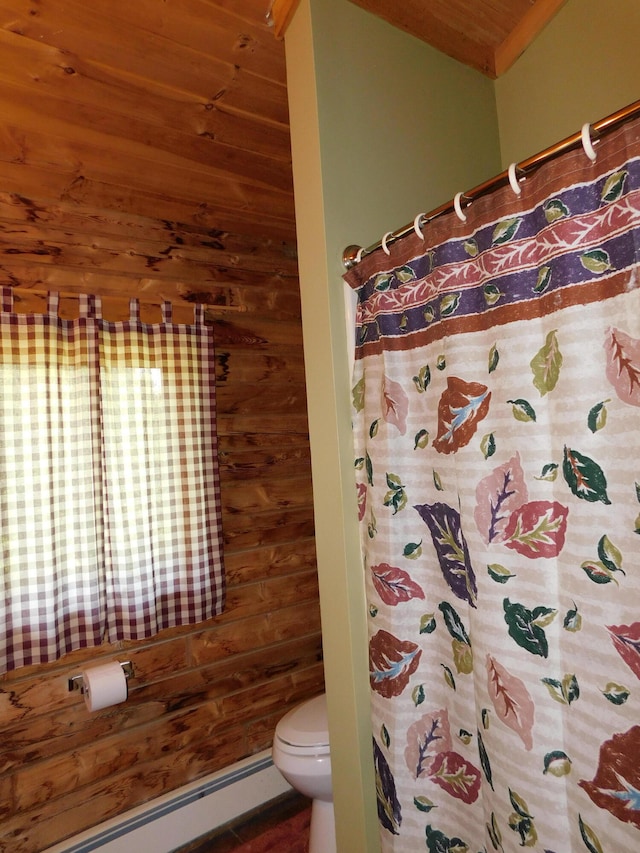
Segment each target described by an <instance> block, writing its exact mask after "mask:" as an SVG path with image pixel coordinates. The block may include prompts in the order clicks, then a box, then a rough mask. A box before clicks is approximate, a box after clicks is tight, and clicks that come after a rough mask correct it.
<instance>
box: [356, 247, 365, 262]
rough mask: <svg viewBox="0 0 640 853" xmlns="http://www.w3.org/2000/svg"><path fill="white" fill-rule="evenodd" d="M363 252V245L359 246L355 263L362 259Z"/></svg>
mask: <svg viewBox="0 0 640 853" xmlns="http://www.w3.org/2000/svg"><path fill="white" fill-rule="evenodd" d="M363 254H364V246H361V247H360V248H359V249H358V254H357V255H356V263H357V264H359V263H360V261H361V260H362V255H363Z"/></svg>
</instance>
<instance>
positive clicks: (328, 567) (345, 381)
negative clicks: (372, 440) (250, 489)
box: [286, 0, 499, 853]
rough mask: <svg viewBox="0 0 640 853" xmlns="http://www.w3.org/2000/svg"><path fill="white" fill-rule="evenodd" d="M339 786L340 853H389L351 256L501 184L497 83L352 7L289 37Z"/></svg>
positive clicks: (342, 1) (303, 7)
mask: <svg viewBox="0 0 640 853" xmlns="http://www.w3.org/2000/svg"><path fill="white" fill-rule="evenodd" d="M286 49H287V74H288V88H289V101H290V112H291V128H292V146H293V162H294V181H295V189H296V218H297V223H298V255H299V258H300V280H301V291H302V312H303V329H304V343H305V362H306V376H307V388H308V407H309V422H310V432H311V448H312V466H313V483H314V503H315V513H316V542H317V552H318V574H319V580H320V600H321V608H322V631H323V643H324V654H325V671H326V682H327V698H328V707H329V725H330V732H331V744H332V766H333V785H334V794H335V807H336V817H337V823H338V849H339V851H340V853H365V851H366V853H374V851H377V850H379V840H378V825H377V813H376V803H375V780H374V776H373V767H372V757H371V756H372V748H371V727H370V722H369V679H368V651H367V626H366V610H367V603H366V600H365V594H364V583H363V580H364V578H363V571H362V566H361V560H360V545H359V539H358V528H357V516H356V502H355V486H354V478H353V450H352V443H351V421H350V375H349V368H348V362H349V358H348V350H349V347H350V344H348V339H347V333H346V324H345V303H344V291H345V286H344V284H343V282H342V280H341V276H342V273H343V268H342V264H341V257H342V250H343V248H344V247H345V246H346V245H348V244H349V243H353V242H357V243H360V244H363V245H369V244H371V243H373V242H375V241H376V240H378V239H379V238H380V237H382V235H383V233H384V232H386V231H388V230H393V229H397V228H400V227H402V226H403V225H405V224H406V223H407V222H409V221H412V220H413V218H414V216H415V215H416V214H417V213H418V212H420V211H429V210H431V209H433V208H434V207H436V206H438V205H439V204H441V203H443V202H446V201H448V200H449V199H450V198H451V197H452V195H454V194H455V193H456V192H457V191H458V190H464V189H466V188H468V187H469V186H474V185H475V184H477V183H479V182H480V181H481V180H483V179H484V177H485V176H486V175H487V174H493V173H494V172H495V171H496V170H498V169H499V157H498V134H497V120H496V110H495V103H494V95H493V85H492V83H491V81H489V80H487V79H485V78H484V77H482V76H481V75H480V74H478V73H476V72H474V71H471V70H470V69H467V68H465V67H463V66H462V65H460V64H458V63H456V62H454V61H453V60H451V59H449V58H448V57H445V56H443V55H441V54H439V53H437V52H436V51H434V50H433V49H432V48H430V47H428V46H427V45H425V44H423V43H422V42H419V41H418V40H417V39H415V38H413V37H411V36H408V35H406V34H404V33H401V32H400V31H398V30H396V29H394V28H393V27H390V26H389V25H388V24H385V23H384V22H383V21H380V20H378V19H377V18H374V17H373V16H370V15H368V14H367V13H366V12H363V11H362V10H361V9H360V8H358V7H357V6H354V5H353V4H351V3H349V2H347V0H302V3H301V4H300V7H299V9H298V11H297V13H296V15H295V17H294V20H293V23H292V24H291V26H290V28H289V31H288V32H287V37H286Z"/></svg>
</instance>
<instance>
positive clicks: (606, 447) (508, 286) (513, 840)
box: [345, 121, 640, 853]
mask: <svg viewBox="0 0 640 853" xmlns="http://www.w3.org/2000/svg"><path fill="white" fill-rule="evenodd" d="M596 151H597V160H596V161H595V163H592V162H591V161H590V160H589V159H588V158H587V156H586V155H585V151H583V150H582V148H578V149H576V150H573V151H571V152H569V153H566V154H564V155H562V156H561V157H559V158H557V159H555V160H552V161H548V162H547V163H546V164H545V165H544V166H542V167H540V168H539V169H538V170H537V171H536V172H535V173H534V174H533V175H532V176H530V177H527V178H526V180H524V181H522V182H521V184H520V189H521V193H520V195H516V193H515V191H514V190H513V189H512V187H511V186H505V187H503V188H501V189H499V190H497V191H495V192H493V193H492V194H491V195H487V196H485V197H482V198H479V199H477V200H475V201H474V202H473V203H472V204H471V205H470V206H468V207H467V208H466V209H465V210H464V214H463V215H466V221H464V222H463V221H461V219H460V218H459V217H458V216H457V215H455V214H454V213H451V214H450V215H446V216H443V217H439V218H438V219H435V220H434V221H433V222H432V223H430V224H429V225H427V226H426V227H425V229H424V235H423V238H421V235H420V233H419V229H417V230H416V232H415V234H414V233H412V234H411V236H409V237H405V238H403V239H401V240H399V241H398V242H396V243H394V244H393V245H392V246H391V248H390V249H389V250H388V251H390V254H388V255H387V254H386V253H385V251H382V250H379V251H375V252H373V253H371V254H370V255H368V256H365V258H364V259H363V260H362V261H361V262H360V263H359V264H357V265H356V266H355V267H354V268H353V269H352V270H351V271H350V272H349V273H347V275H346V276H345V278H346V280H347V281H348V283H349V284H350V286H351V287H353V288H354V289H356V290H357V291H358V307H357V312H356V330H355V334H356V344H355V346H356V360H355V373H354V381H353V389H352V403H353V411H352V414H353V419H354V433H355V451H356V452H355V471H356V491H357V500H358V510H359V518H360V525H361V541H362V550H363V560H364V569H365V572H366V577H367V599H368V600H367V604H368V608H369V661H370V667H369V668H370V684H371V702H372V719H373V734H374V744H373V750H374V763H375V775H376V787H377V798H378V816H379V822H380V835H381V839H382V849H383V851H402V853H410V851H424V850H427V851H429V853H466V851H469V853H481V851H488V853H490V851H499V853H512V852H513V851H516V850H521V849H532V850H535V851H540V853H543V851H545V853H585V852H586V851H590V853H631V851H634V850H640V681H639V679H640V279H639V277H638V276H639V270H638V261H639V246H640V122H638V121H630V122H628V123H627V124H626V125H624V126H623V127H621V128H619V129H618V130H616V131H613V132H611V133H610V134H609V135H608V136H607V137H604V138H603V139H602V141H601V142H600V143H599V144H598V145H597V146H596Z"/></svg>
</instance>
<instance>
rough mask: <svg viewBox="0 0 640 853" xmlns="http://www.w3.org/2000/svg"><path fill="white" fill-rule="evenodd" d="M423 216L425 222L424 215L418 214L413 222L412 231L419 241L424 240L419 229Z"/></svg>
mask: <svg viewBox="0 0 640 853" xmlns="http://www.w3.org/2000/svg"><path fill="white" fill-rule="evenodd" d="M423 216H424V217H425V221H426V216H427V214H426V213H419V214H418V215H417V216H416V218H415V219H414V220H413V230H414V231H415V232H416V234H417V235H418V237H419V238H420V239H421V240H424V234H423V233H422V231H421V229H420V222H421V220H422V217H423Z"/></svg>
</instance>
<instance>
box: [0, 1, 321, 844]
mask: <svg viewBox="0 0 640 853" xmlns="http://www.w3.org/2000/svg"><path fill="white" fill-rule="evenodd" d="M264 14H265V9H264V3H263V2H262V0H181V2H180V3H179V4H178V3H174V2H165V1H164V0H136V2H135V3H131V2H129V3H125V2H124V0H96V2H95V3H91V4H86V3H84V2H80V0H0V285H3V286H5V285H9V286H11V287H12V288H13V291H14V299H15V307H16V310H17V311H20V312H23V313H28V312H32V311H39V312H42V311H44V310H45V309H46V299H47V293H48V291H51V290H56V291H59V292H60V293H62V294H63V297H62V299H61V304H60V312H61V314H63V315H64V316H67V317H72V316H76V315H77V295H78V294H79V293H82V292H91V293H96V294H98V295H100V296H101V297H102V308H103V314H104V316H105V317H107V318H108V319H121V318H124V317H126V316H127V315H128V312H129V300H130V299H131V298H132V297H135V298H137V299H139V300H140V303H141V314H142V317H143V319H145V320H147V321H149V322H153V321H155V320H157V319H158V317H159V305H160V303H161V302H162V301H163V300H166V299H169V300H171V301H172V303H173V305H174V317H175V319H176V320H177V321H178V322H190V321H191V318H192V316H193V304H194V302H201V303H203V304H204V305H205V306H206V312H205V313H206V320H207V322H208V323H210V324H211V325H212V327H213V329H214V335H215V341H216V382H217V388H216V401H217V407H218V418H219V425H218V434H219V461H220V480H221V492H222V507H223V519H222V521H223V536H224V553H225V561H226V568H227V575H228V583H229V587H228V604H227V608H226V610H225V612H224V613H223V614H222V615H221V616H219V617H217V618H215V619H212V620H210V621H209V622H205V623H202V624H200V625H195V626H184V627H181V628H173V629H170V630H167V631H164V632H162V633H161V634H159V635H158V636H157V637H155V638H152V639H151V640H148V641H144V642H129V643H121V644H119V645H118V647H111V646H105V647H101V648H100V649H96V650H91V651H86V650H78V651H76V652H72V653H71V654H69V655H67V656H65V657H64V658H62V659H61V660H59V661H57V662H56V663H52V664H49V665H46V666H45V665H43V666H34V667H27V668H23V669H20V670H16V671H15V672H11V673H8V674H6V675H5V676H0V733H1V735H2V737H1V738H0V851H12V853H36V851H40V850H43V849H44V848H46V847H48V846H50V845H52V844H55V843H57V842H59V841H60V840H62V839H64V838H68V837H70V836H72V835H73V834H75V833H77V832H80V831H83V830H85V829H87V828H89V827H91V826H93V825H95V824H96V823H98V822H100V821H102V820H105V819H108V818H113V817H115V816H117V815H119V814H121V813H123V812H125V811H126V810H127V809H130V808H132V807H134V806H137V805H140V804H141V803H144V802H146V801H147V800H149V799H152V798H153V797H156V796H158V795H160V794H165V793H167V792H169V791H172V790H174V789H176V788H179V787H180V786H181V785H183V784H185V783H187V782H190V781H193V780H195V779H197V778H199V777H201V776H203V775H206V774H208V773H211V772H212V771H215V770H219V769H221V768H223V767H225V766H226V765H228V764H230V763H232V762H234V761H236V760H239V759H241V758H244V757H246V756H248V755H251V754H253V753H254V752H256V751H259V750H262V749H265V748H267V747H268V746H269V745H270V743H271V740H272V738H273V730H274V727H275V725H276V723H277V721H278V719H279V718H280V716H282V714H283V713H284V712H285V711H286V710H287V709H288V708H289V707H292V706H293V705H294V704H295V703H297V702H299V701H301V700H303V699H305V698H307V697H309V696H312V695H315V694H317V693H319V692H320V691H321V690H322V689H323V683H324V682H323V668H322V643H321V634H320V613H319V603H318V585H317V573H316V558H315V540H314V521H313V501H312V490H311V469H310V451H309V436H308V425H307V413H306V391H305V383H304V359H303V354H302V330H301V320H300V295H299V286H298V277H297V275H298V271H297V259H296V244H295V225H294V215H293V190H292V180H291V155H290V148H289V135H288V116H287V106H286V88H285V72H284V52H283V47H282V44H281V43H280V42H278V41H277V40H276V39H275V38H274V37H273V33H272V31H271V30H270V29H269V28H268V27H267V26H266V23H265V20H264ZM125 657H126V659H130V660H132V662H133V665H134V668H135V673H136V675H135V678H134V679H133V681H132V682H131V683H130V696H129V699H128V701H127V702H125V703H123V704H121V705H118V706H114V707H112V708H108V709H105V710H104V711H99V712H96V713H93V714H89V713H88V712H87V710H86V708H85V706H84V702H83V701H82V698H81V697H80V696H79V695H78V694H77V693H69V691H68V687H67V681H68V678H69V677H70V676H71V675H73V674H76V673H78V672H79V671H80V670H81V669H82V668H83V667H84V666H85V664H87V663H89V662H92V663H93V662H95V663H99V662H102V661H106V660H113V659H121V660H122V659H125Z"/></svg>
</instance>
